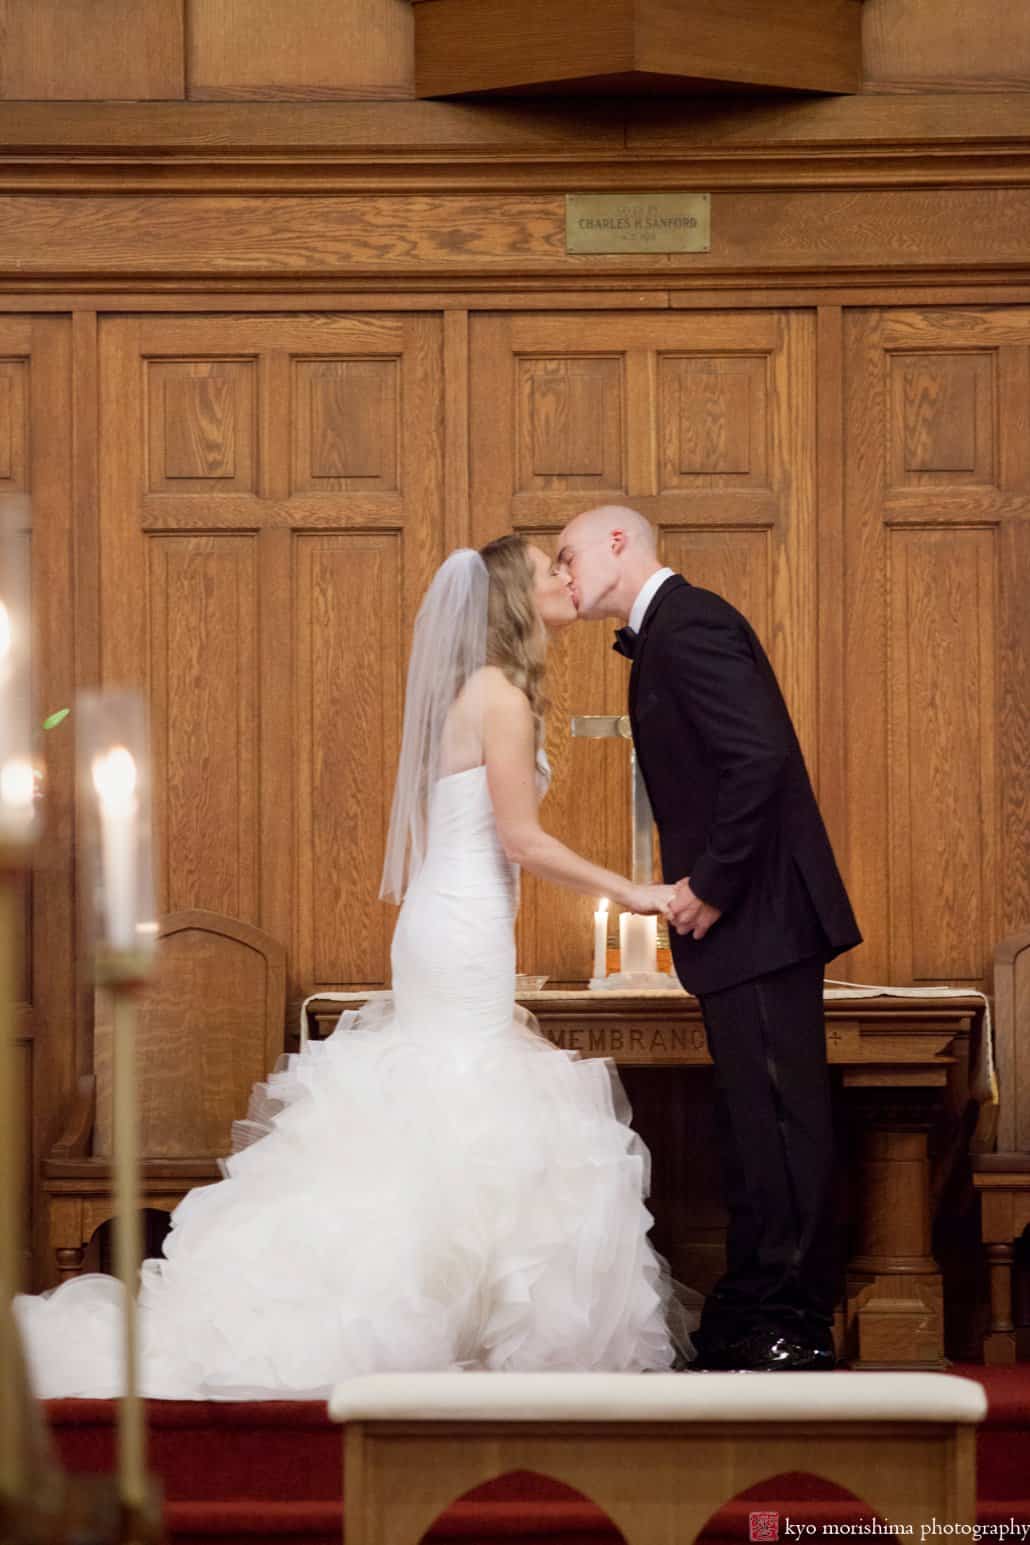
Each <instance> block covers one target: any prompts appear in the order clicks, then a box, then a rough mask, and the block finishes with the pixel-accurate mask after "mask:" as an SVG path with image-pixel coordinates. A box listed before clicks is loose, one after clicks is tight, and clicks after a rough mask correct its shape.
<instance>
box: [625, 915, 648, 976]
mask: <svg viewBox="0 0 1030 1545" xmlns="http://www.w3.org/2000/svg"><path fill="white" fill-rule="evenodd" d="M619 944H620V947H621V956H622V958H621V960H620V961H619V968H620V970H621V971H622V972H623V973H624V974H626V973H633V974H636V973H639V972H644V971H656V970H657V969H658V919H657V917H639V916H638V915H637V914H636V913H635V912H623V913H622V915H621V917H620V918H619Z"/></svg>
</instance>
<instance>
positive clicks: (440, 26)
mask: <svg viewBox="0 0 1030 1545" xmlns="http://www.w3.org/2000/svg"><path fill="white" fill-rule="evenodd" d="M861 80H862V13H861V9H860V4H859V0H728V3H727V0H723V4H721V5H719V6H718V7H712V6H708V5H705V4H704V3H703V0H677V3H676V4H670V3H669V0H594V3H593V5H592V6H591V8H590V12H589V25H588V26H585V25H584V12H583V6H582V3H581V0H416V4H415V94H416V96H418V97H440V96H456V95H460V94H464V93H466V92H470V91H474V92H483V91H504V92H509V91H513V90H515V91H517V90H525V89H527V88H537V89H545V90H546V89H553V90H555V91H557V92H562V93H568V91H569V90H570V89H575V88H580V89H582V88H588V89H591V90H594V91H601V92H623V93H624V92H627V91H629V92H633V91H640V90H641V89H645V90H646V89H648V88H649V87H650V88H655V89H672V90H682V89H683V86H684V85H685V84H686V85H688V86H690V87H692V88H695V89H696V88H697V87H698V86H700V87H701V88H703V89H705V88H711V87H712V86H726V85H729V86H736V87H739V86H746V87H754V86H774V87H780V88H791V89H793V90H799V91H857V90H858V87H859V85H860V83H861Z"/></svg>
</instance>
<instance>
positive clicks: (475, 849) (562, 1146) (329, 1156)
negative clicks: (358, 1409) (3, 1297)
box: [16, 766, 701, 1400]
mask: <svg viewBox="0 0 1030 1545" xmlns="http://www.w3.org/2000/svg"><path fill="white" fill-rule="evenodd" d="M545 779H546V775H545V774H542V778H541V781H542V782H545ZM517 891H518V874H517V871H516V870H515V869H514V868H513V866H512V865H511V864H510V863H509V862H508V861H507V859H506V858H505V855H504V852H503V850H502V848H501V845H500V842H499V840H498V837H497V832H496V829H495V826H494V820H493V812H492V808H491V803H490V796H489V792H488V788H487V778H486V771H485V768H483V767H482V766H479V767H472V768H469V769H468V770H467V771H464V772H458V773H454V774H452V775H450V776H447V777H444V778H441V779H440V780H439V781H438V782H437V784H436V786H435V789H434V793H433V798H432V802H431V810H430V821H429V843H428V850H427V856H426V861H425V863H424V865H423V867H422V869H421V871H420V873H419V874H418V876H417V878H416V880H415V881H414V883H413V884H412V886H411V888H410V889H409V891H408V894H407V896H406V897H405V901H404V905H403V907H402V908H401V912H400V916H399V918H398V922H397V928H396V931H395V934H394V939H393V950H392V962H393V993H392V997H391V998H387V999H384V1000H380V1001H378V1002H376V1003H373V1004H372V1005H370V1006H369V1007H368V1008H366V1009H362V1010H361V1011H360V1012H358V1013H353V1012H350V1013H346V1014H344V1015H343V1016H342V1017H341V1019H340V1021H339V1023H338V1025H337V1027H336V1029H335V1031H334V1033H333V1034H332V1035H331V1036H330V1037H329V1038H328V1039H326V1040H325V1041H319V1042H314V1043H311V1044H309V1045H308V1046H307V1047H306V1048H305V1049H304V1050H303V1051H302V1052H301V1053H300V1054H297V1055H291V1056H289V1057H287V1058H284V1059H282V1062H281V1065H280V1070H278V1071H276V1072H275V1073H273V1074H272V1076H271V1077H270V1079H269V1080H268V1082H267V1083H266V1084H261V1085H258V1086H257V1088H256V1089H255V1091H254V1094H253V1096H252V1099H251V1106H250V1111H249V1113H248V1119H247V1120H246V1121H244V1122H241V1123H238V1124H237V1130H236V1133H235V1137H236V1142H237V1144H239V1143H241V1142H242V1143H244V1144H245V1146H242V1147H239V1148H238V1151H237V1152H235V1153H234V1154H233V1156H232V1157H231V1158H229V1159H226V1160H225V1161H223V1165H222V1168H223V1171H224V1174H225V1178H224V1179H223V1180H222V1181H220V1182H219V1183H217V1184H215V1185H211V1186H207V1187H202V1188H199V1189H197V1190H194V1191H192V1192H190V1194H189V1195H188V1196H187V1197H186V1198H185V1200H184V1201H183V1202H182V1203H181V1204H180V1205H179V1207H178V1208H177V1209H176V1211H175V1213H174V1214H173V1217H172V1224H173V1227H172V1230H171V1232H170V1233H169V1235H168V1237H167V1239H166V1241H165V1245H164V1255H163V1257H162V1258H160V1259H155V1260H148V1261H146V1262H145V1263H144V1265H143V1269H142V1279H141V1290H140V1298H139V1303H140V1317H139V1327H140V1331H139V1333H140V1370H141V1371H140V1382H141V1387H142V1390H143V1393H144V1394H146V1395H149V1396H154V1397H161V1398H166V1399H178V1400H182V1399H272V1398H280V1399H282V1398H303V1397H308V1398H322V1397H324V1396H325V1395H326V1394H327V1392H328V1390H329V1389H330V1388H331V1387H332V1385H333V1384H335V1383H336V1382H337V1381H338V1380H340V1379H343V1378H345V1377H348V1376H350V1375H353V1374H359V1373H366V1372H372V1371H379V1370H398V1371H414V1370H426V1369H433V1370H438V1369H473V1368H475V1369H492V1370H507V1369H513V1370H545V1369H549V1370H557V1369H605V1370H624V1371H633V1370H645V1369H666V1368H669V1367H670V1366H672V1364H673V1362H674V1359H675V1357H676V1353H677V1351H678V1352H679V1354H680V1357H681V1359H686V1360H688V1361H689V1360H690V1358H691V1357H692V1355H693V1349H692V1347H691V1344H690V1338H689V1332H690V1330H691V1329H693V1328H695V1327H696V1324H697V1321H698V1318H699V1315H698V1313H697V1308H698V1306H699V1304H700V1301H701V1300H700V1298H699V1296H698V1295H696V1294H691V1293H690V1291H689V1290H683V1289H681V1288H680V1287H679V1285H678V1284H675V1283H674V1282H672V1281H671V1280H670V1278H669V1275H668V1272H667V1269H666V1266H665V1262H664V1261H663V1260H662V1258H661V1257H660V1256H658V1255H657V1254H656V1253H655V1251H654V1250H653V1248H652V1246H651V1245H650V1244H649V1242H648V1238H647V1233H648V1229H649V1228H650V1226H651V1221H652V1219H651V1214H650V1212H649V1211H648V1209H647V1207H646V1206H645V1200H644V1199H645V1197H646V1196H647V1194H648V1188H649V1167H650V1161H649V1155H648V1152H647V1149H646V1148H645V1147H644V1145H643V1144H642V1142H641V1141H640V1139H639V1138H638V1137H637V1135H636V1134H635V1133H634V1132H633V1131H632V1129H631V1128H630V1126H629V1124H628V1118H629V1109H628V1106H627V1104H626V1101H625V1097H624V1095H623V1092H622V1086H621V1084H620V1082H619V1080H618V1075H617V1073H616V1072H615V1069H614V1067H613V1066H612V1065H611V1064H609V1063H607V1062H604V1061H597V1060H583V1059H581V1058H580V1057H579V1056H578V1054H576V1053H572V1052H567V1051H562V1050H559V1049H558V1048H556V1047H554V1046H553V1045H552V1044H551V1043H550V1042H549V1041H548V1040H546V1039H545V1038H544V1037H543V1036H542V1035H541V1034H540V1033H539V1031H538V1030H537V1029H536V1028H535V1022H534V1021H533V1020H532V1018H531V1016H529V1015H527V1014H525V1013H523V1012H522V1011H521V1010H520V1009H518V1008H517V1007H516V1005H515V1001H514V998H515V981H514V978H515V945H514V928H513V925H514V920H515V911H516V906H517ZM120 1299H121V1290H120V1287H119V1284H118V1283H117V1281H116V1280H115V1279H114V1278H111V1277H106V1276H98V1275H89V1276H85V1277H81V1278H77V1279H73V1280H71V1281H70V1282H68V1283H66V1284H64V1285H63V1286H62V1287H60V1288H58V1289H57V1290H56V1291H54V1292H51V1293H49V1294H44V1295H42V1296H39V1297H28V1296H26V1297H21V1298H19V1299H17V1300H16V1308H17V1313H18V1319H19V1323H20V1326H21V1329H22V1333H23V1337H24V1339H25V1343H26V1349H27V1354H28V1360H29V1366H30V1370H31V1373H32V1377H33V1381H34V1384H35V1387H36V1391H37V1393H38V1394H39V1395H40V1396H43V1397H51V1396H56V1395H84V1396H113V1395H116V1394H117V1393H118V1392H119V1390H120V1385H121V1352H120V1321H121V1314H120Z"/></svg>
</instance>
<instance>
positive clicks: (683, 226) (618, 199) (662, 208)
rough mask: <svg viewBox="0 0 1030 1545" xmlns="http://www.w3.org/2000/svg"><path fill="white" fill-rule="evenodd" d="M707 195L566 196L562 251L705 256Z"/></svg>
mask: <svg viewBox="0 0 1030 1545" xmlns="http://www.w3.org/2000/svg"><path fill="white" fill-rule="evenodd" d="M711 227H712V220H711V195H710V194H708V193H567V194H566V195H565V250H566V252H707V251H708V250H709V248H710V246H711V234H712V230H711Z"/></svg>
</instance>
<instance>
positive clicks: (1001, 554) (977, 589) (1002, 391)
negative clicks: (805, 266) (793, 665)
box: [846, 308, 1030, 986]
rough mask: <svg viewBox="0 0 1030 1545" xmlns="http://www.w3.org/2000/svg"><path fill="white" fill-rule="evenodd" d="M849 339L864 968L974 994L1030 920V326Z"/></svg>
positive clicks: (966, 317) (879, 325) (986, 315)
mask: <svg viewBox="0 0 1030 1545" xmlns="http://www.w3.org/2000/svg"><path fill="white" fill-rule="evenodd" d="M847 329H848V349H847V358H848V361H849V368H848V384H847V400H848V414H847V434H848V442H847V451H846V456H847V462H846V466H847V479H846V485H847V496H846V497H847V504H846V522H847V577H846V578H847V603H848V604H847V628H848V641H847V650H846V660H847V666H846V672H847V695H848V701H849V705H850V710H851V712H850V724H849V740H848V789H849V802H850V806H851V811H852V824H851V831H850V852H849V866H850V870H851V872H852V874H853V875H855V876H857V882H856V896H855V901H856V906H857V908H858V911H859V917H860V920H862V921H863V924H864V925H866V934H867V945H866V947H865V956H864V958H863V960H862V969H863V971H869V970H871V969H872V970H874V971H877V972H879V973H880V974H879V975H877V976H876V977H875V978H874V979H876V980H896V981H902V982H906V981H911V982H916V983H918V982H923V981H928V982H932V981H940V980H942V979H943V980H947V981H949V982H960V983H969V984H970V985H972V986H978V985H980V984H981V983H982V982H987V981H989V974H990V961H991V956H992V955H993V951H994V948H995V945H996V944H997V941H998V939H999V937H1000V935H1001V933H1002V932H1005V931H1008V929H1010V928H1012V927H1015V926H1020V925H1021V921H1022V920H1021V919H1020V918H1019V917H1018V910H1019V908H1020V907H1022V906H1025V904H1026V884H1025V881H1024V880H1023V879H1022V878H1020V877H1019V871H1020V869H1021V868H1023V869H1025V865H1026V859H1027V852H1026V845H1027V837H1026V819H1025V811H1026V805H1027V799H1028V788H1027V764H1026V761H1025V759H1024V760H1023V761H1022V762H1019V761H1017V760H1016V758H1018V757H1019V756H1020V751H1021V748H1022V747H1025V744H1026V708H1025V705H1024V704H1023V703H1022V699H1023V698H1025V685H1024V681H1023V677H1022V674H1021V672H1022V662H1023V661H1024V660H1025V658H1026V654H1027V637H1028V635H1027V628H1028V623H1027V620H1026V612H1027V609H1026V595H1025V590H1021V589H1020V585H1021V584H1022V583H1024V582H1025V565H1022V566H1021V565H1020V563H1019V561H1018V559H1019V554H1020V552H1021V551H1022V550H1023V548H1024V545H1025V542H1026V530H1027V517H1026V511H1027V498H1026V495H1027V487H1028V472H1027V466H1028V458H1030V451H1028V449H1027V442H1026V430H1025V425H1026V416H1025V415H1026V395H1025V387H1026V381H1027V370H1028V364H1027V355H1028V350H1030V312H1028V311H1021V310H1016V309H1011V308H1010V309H1001V308H997V309H993V310H990V311H977V310H975V309H959V308H955V309H953V310H951V311H911V310H909V311H900V310H899V311H891V312H882V313H880V312H868V313H857V314H856V315H855V316H853V317H850V318H849V319H848V324H847ZM1009 559H1014V560H1016V561H1015V562H1013V563H1012V564H1011V566H1010V564H1009V562H1008V560H1009ZM999 705H1000V709H1001V712H1000V716H999V712H998V709H999ZM1010 842H1011V844H1012V850H1011V851H1010V850H1009V847H1008V844H1009V843H1010ZM1010 916H1011V917H1012V922H1011V923H1009V922H1007V919H1008V918H1009V917H1010ZM1003 920H1005V921H1003ZM883 973H889V975H886V976H885V975H884V974H883Z"/></svg>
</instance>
